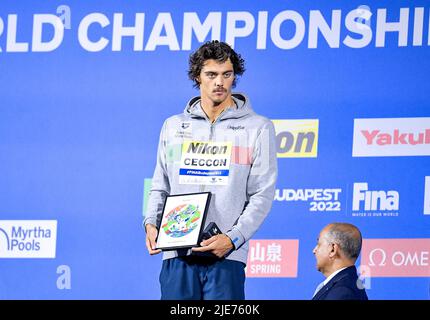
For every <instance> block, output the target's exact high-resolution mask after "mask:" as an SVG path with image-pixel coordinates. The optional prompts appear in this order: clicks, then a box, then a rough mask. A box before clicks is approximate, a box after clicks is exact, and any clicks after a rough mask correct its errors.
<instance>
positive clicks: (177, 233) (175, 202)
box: [156, 192, 211, 251]
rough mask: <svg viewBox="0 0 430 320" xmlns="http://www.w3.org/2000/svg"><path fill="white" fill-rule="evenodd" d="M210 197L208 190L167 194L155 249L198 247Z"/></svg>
mask: <svg viewBox="0 0 430 320" xmlns="http://www.w3.org/2000/svg"><path fill="white" fill-rule="evenodd" d="M210 199H211V193H210V192H199V193H188V194H176V195H169V196H167V197H166V200H165V202H164V207H163V212H162V217H161V220H160V223H159V225H158V236H157V240H156V249H161V250H163V251H167V250H176V249H181V248H192V247H198V246H199V243H198V242H199V239H200V234H201V232H202V230H203V227H204V225H205V220H206V215H207V211H208V207H209V202H210Z"/></svg>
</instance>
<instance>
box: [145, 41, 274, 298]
mask: <svg viewBox="0 0 430 320" xmlns="http://www.w3.org/2000/svg"><path fill="white" fill-rule="evenodd" d="M244 71H245V68H244V60H243V59H242V58H241V56H240V54H238V53H236V52H235V51H234V50H233V49H232V48H231V47H230V46H229V45H228V44H226V43H223V42H219V41H210V42H207V43H205V44H203V45H202V46H201V47H200V48H199V49H197V50H196V51H195V52H194V53H193V54H192V55H191V56H190V60H189V70H188V75H189V78H190V79H191V80H192V81H193V82H194V86H195V87H196V88H198V89H199V90H200V96H197V97H194V98H192V99H191V100H190V101H189V102H188V103H187V105H186V107H185V110H184V112H183V113H182V114H179V115H175V116H172V117H170V118H168V119H167V120H166V121H165V122H164V124H163V128H162V130H161V133H160V141H159V145H158V154H157V163H156V167H155V171H154V176H153V179H152V186H151V190H150V194H149V198H148V206H147V212H146V217H145V219H144V226H145V230H146V246H147V249H148V252H149V253H150V254H151V255H153V254H157V253H160V252H161V251H164V252H163V265H162V270H161V273H160V285H161V298H162V299H184V300H195V299H197V300H201V299H204V300H213V299H221V300H231V299H232V300H242V299H245V293H244V292H245V290H244V283H245V269H244V268H245V266H246V262H247V256H248V247H249V239H250V238H251V237H252V236H253V234H254V233H255V232H256V231H257V230H258V229H259V228H260V226H261V224H262V223H263V221H264V219H265V218H266V216H267V214H268V213H269V211H270V208H271V206H272V201H273V198H274V193H275V183H276V178H277V158H276V145H275V130H274V126H273V124H272V122H271V121H270V120H269V119H267V118H265V117H263V116H260V115H258V114H256V113H255V112H254V111H253V110H252V108H251V104H250V101H249V99H248V97H247V96H246V95H244V94H243V93H232V88H234V87H235V85H236V81H237V78H238V77H239V76H241V75H242V74H243V73H244ZM205 193H206V194H207V193H209V194H210V195H211V196H210V197H209V198H208V199H209V200H208V202H207V203H208V204H207V208H206V209H205V212H201V213H200V211H201V210H203V208H200V209H199V208H198V207H199V206H198V205H195V204H192V203H188V204H187V203H184V204H181V202H180V200H181V199H186V198H187V197H189V196H188V195H200V194H202V195H204V194H205ZM182 195H185V196H182ZM172 197H177V198H172ZM182 197H185V198H182ZM167 200H169V202H168V201H167ZM202 203H204V201H202ZM168 206H170V207H168ZM199 210H200V211H199ZM188 213H189V214H188ZM204 213H205V214H206V215H205V216H204V217H205V219H204V221H200V222H201V225H202V227H201V229H200V228H198V227H197V226H198V223H199V219H200V218H201V217H203V214H204ZM206 226H210V227H211V228H212V227H213V226H217V227H218V228H219V232H215V233H209V236H207V237H206V238H203V239H206V240H202V238H201V236H200V235H199V234H198V232H201V231H202V230H203V229H204V227H206ZM193 228H194V229H193ZM212 229H213V228H212ZM193 233H195V235H196V236H198V238H199V242H197V243H196V245H189V246H184V247H180V246H179V247H172V246H170V247H169V246H168V245H167V248H166V246H164V247H163V245H161V244H160V239H164V240H163V241H166V242H169V243H171V244H175V243H176V244H179V245H180V244H181V241H182V238H185V237H190V239H191V237H192V236H193ZM216 233H219V234H216ZM213 234H215V235H213ZM195 239H197V238H195ZM160 248H161V249H160Z"/></svg>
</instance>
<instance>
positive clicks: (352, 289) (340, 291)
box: [312, 266, 368, 300]
mask: <svg viewBox="0 0 430 320" xmlns="http://www.w3.org/2000/svg"><path fill="white" fill-rule="evenodd" d="M357 279H358V276H357V269H356V268H355V266H351V267H348V268H346V269H344V270H342V271H341V272H339V273H338V274H337V275H335V276H334V277H333V279H331V280H330V281H329V282H328V283H327V284H326V285H325V286H323V287H322V288H321V289H320V291H318V292H317V293H316V295H315V296H314V297H313V298H312V300H368V298H367V294H366V290H364V289H359V288H358V287H357Z"/></svg>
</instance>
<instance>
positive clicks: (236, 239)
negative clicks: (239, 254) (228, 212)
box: [225, 229, 245, 250]
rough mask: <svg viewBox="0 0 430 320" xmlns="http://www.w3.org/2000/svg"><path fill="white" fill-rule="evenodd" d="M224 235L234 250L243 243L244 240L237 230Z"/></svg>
mask: <svg viewBox="0 0 430 320" xmlns="http://www.w3.org/2000/svg"><path fill="white" fill-rule="evenodd" d="M225 235H226V236H227V237H229V238H230V240H231V242H232V243H233V246H234V249H235V250H237V249H239V248H240V246H241V245H242V244H244V242H245V238H244V237H243V236H242V234H241V233H240V231H239V230H237V229H232V230H230V231H227V232H226V233H225Z"/></svg>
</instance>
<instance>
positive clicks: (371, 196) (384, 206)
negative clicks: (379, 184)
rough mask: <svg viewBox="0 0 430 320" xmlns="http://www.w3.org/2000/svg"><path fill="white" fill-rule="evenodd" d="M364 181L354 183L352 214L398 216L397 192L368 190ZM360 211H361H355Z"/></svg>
mask: <svg viewBox="0 0 430 320" xmlns="http://www.w3.org/2000/svg"><path fill="white" fill-rule="evenodd" d="M368 189H369V186H368V184H367V183H366V182H362V183H354V191H353V200H352V211H353V216H359V215H366V212H367V213H369V214H367V215H372V216H398V212H396V211H397V210H399V193H398V192H397V191H395V190H389V191H382V190H381V191H370V190H368ZM357 211H361V212H359V213H358V212H357Z"/></svg>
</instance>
